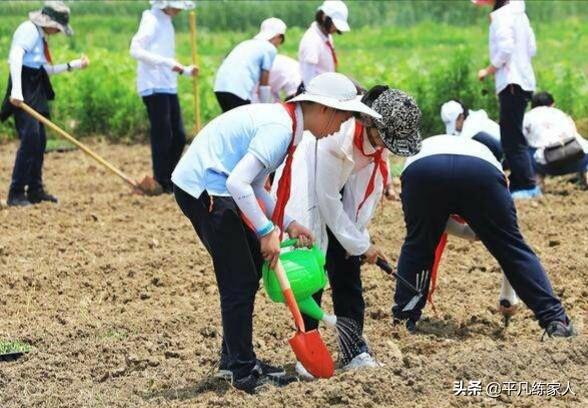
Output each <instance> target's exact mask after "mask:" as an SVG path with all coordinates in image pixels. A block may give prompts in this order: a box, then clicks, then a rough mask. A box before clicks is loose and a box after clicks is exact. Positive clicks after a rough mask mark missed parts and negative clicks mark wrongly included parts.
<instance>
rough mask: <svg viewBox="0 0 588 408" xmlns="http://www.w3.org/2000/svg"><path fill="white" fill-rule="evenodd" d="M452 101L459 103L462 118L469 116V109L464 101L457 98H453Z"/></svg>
mask: <svg viewBox="0 0 588 408" xmlns="http://www.w3.org/2000/svg"><path fill="white" fill-rule="evenodd" d="M454 101H455V102H457V103H459V104H460V105H461V109H462V110H463V112H462V115H463V118H464V119H466V118H467V117H468V116H470V110H469V108H468V107H467V105H466V104H465V103H463V102H462V101H461V100H459V99H454Z"/></svg>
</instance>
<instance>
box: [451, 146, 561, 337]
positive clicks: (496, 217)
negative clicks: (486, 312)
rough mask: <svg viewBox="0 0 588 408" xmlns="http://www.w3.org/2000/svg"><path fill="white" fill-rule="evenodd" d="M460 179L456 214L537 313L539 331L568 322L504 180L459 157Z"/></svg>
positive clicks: (489, 168) (481, 164) (477, 161)
mask: <svg viewBox="0 0 588 408" xmlns="http://www.w3.org/2000/svg"><path fill="white" fill-rule="evenodd" d="M459 162H460V163H461V164H462V165H461V166H460V168H459V169H457V174H462V175H466V174H476V177H475V178H472V177H465V176H462V177H464V179H463V181H461V182H460V181H459V180H458V181H457V182H456V184H458V185H459V186H462V188H463V190H462V192H461V196H462V199H461V200H460V204H459V208H456V212H457V213H458V214H459V215H461V216H462V217H463V218H464V219H465V221H466V222H467V223H468V224H469V225H470V227H472V229H473V230H474V231H475V232H476V235H477V236H478V237H479V238H480V240H481V241H482V243H483V244H484V246H486V248H487V249H488V250H489V251H490V253H491V254H492V255H493V256H494V257H495V258H496V260H497V261H498V263H499V264H500V266H501V268H502V270H503V271H504V274H505V275H506V277H507V278H508V281H509V282H510V284H511V285H512V287H513V288H514V290H515V292H516V293H517V295H518V296H519V297H520V298H521V300H522V301H523V302H524V303H525V304H526V305H527V306H528V307H529V308H530V309H531V310H532V311H533V313H534V314H535V316H536V317H537V319H538V320H539V324H540V325H541V327H546V326H547V325H548V324H549V323H550V322H551V321H553V320H562V321H565V320H566V319H567V316H566V314H565V311H564V309H563V306H562V304H561V301H560V300H559V299H558V298H557V297H555V295H554V293H553V289H552V287H551V283H550V281H549V278H548V277H547V274H546V273H545V270H544V269H543V267H542V265H541V263H540V262H539V258H538V257H537V255H535V253H534V252H533V250H532V249H531V248H530V247H529V246H528V245H527V243H526V242H525V240H524V238H523V236H522V235H521V232H520V230H519V227H518V223H517V213H516V207H515V204H514V202H513V200H512V198H511V196H510V193H509V190H508V187H507V185H506V180H505V178H504V175H503V174H502V173H501V172H500V171H498V170H497V169H495V168H494V167H493V166H492V165H490V164H488V163H485V162H484V161H482V160H480V159H475V158H469V157H465V156H464V157H461V158H460V159H459Z"/></svg>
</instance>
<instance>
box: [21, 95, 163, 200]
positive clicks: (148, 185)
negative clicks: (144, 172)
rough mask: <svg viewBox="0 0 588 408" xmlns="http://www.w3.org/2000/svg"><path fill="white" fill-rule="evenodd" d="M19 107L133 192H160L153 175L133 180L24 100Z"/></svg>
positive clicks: (148, 193)
mask: <svg viewBox="0 0 588 408" xmlns="http://www.w3.org/2000/svg"><path fill="white" fill-rule="evenodd" d="M20 108H21V109H22V110H24V111H25V112H26V113H28V114H29V115H31V116H32V117H33V118H35V119H37V120H38V121H39V122H41V123H42V124H44V125H45V126H47V127H49V128H51V129H53V130H54V131H55V132H57V134H59V135H60V136H61V137H63V138H64V139H66V140H67V141H69V142H70V143H73V144H74V145H76V146H77V147H78V148H79V149H80V150H81V151H83V152H84V153H86V154H87V155H88V156H90V157H91V158H92V159H94V160H96V161H97V162H98V163H100V164H101V165H102V166H103V167H105V168H106V169H107V170H109V171H110V172H112V173H114V174H116V175H117V176H118V177H120V178H121V179H123V180H124V181H125V182H126V183H127V184H129V185H130V186H131V187H132V188H133V192H134V193H137V194H141V195H143V194H145V195H157V194H161V192H162V191H161V186H160V185H159V183H158V182H157V181H155V179H154V178H153V177H150V176H145V177H143V180H141V181H136V180H133V179H132V178H130V177H129V176H127V175H126V174H124V173H123V172H122V171H121V170H119V169H118V168H116V167H115V166H114V165H112V164H111V163H109V162H107V161H106V160H105V159H104V158H102V157H101V156H99V155H98V154H97V153H96V152H94V151H93V150H92V149H90V148H89V147H88V146H86V145H84V144H83V143H81V142H79V141H78V140H77V139H76V138H74V137H73V136H72V135H70V134H69V133H67V132H66V131H65V130H63V129H61V128H60V127H59V126H57V125H56V124H55V123H53V122H51V121H50V120H49V119H47V118H46V117H45V116H43V115H41V114H40V113H39V112H37V111H36V110H34V109H33V108H31V107H30V106H29V105H27V104H26V103H24V102H23V103H21V104H20Z"/></svg>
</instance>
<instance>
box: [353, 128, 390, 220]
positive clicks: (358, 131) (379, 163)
mask: <svg viewBox="0 0 588 408" xmlns="http://www.w3.org/2000/svg"><path fill="white" fill-rule="evenodd" d="M363 130H364V127H363V125H362V124H361V123H360V122H359V121H358V120H356V121H355V134H354V135H353V145H354V146H355V147H356V148H357V149H358V150H359V151H360V152H361V154H363V155H364V156H366V157H371V158H373V160H374V170H373V171H372V175H371V176H370V180H369V182H368V185H367V187H366V189H365V194H364V196H363V200H362V201H361V203H360V204H359V206H358V207H357V212H356V214H355V219H356V221H357V218H358V217H359V210H361V207H363V205H364V204H365V202H366V201H367V199H368V197H369V196H370V195H371V194H372V193H373V192H374V190H375V188H376V174H377V173H378V170H379V171H380V173H381V174H382V177H383V179H384V180H383V182H384V188H385V187H386V185H387V184H388V163H387V162H386V160H384V157H383V155H384V149H383V148H378V149H376V151H375V152H374V153H371V154H369V153H366V152H365V151H364V150H363Z"/></svg>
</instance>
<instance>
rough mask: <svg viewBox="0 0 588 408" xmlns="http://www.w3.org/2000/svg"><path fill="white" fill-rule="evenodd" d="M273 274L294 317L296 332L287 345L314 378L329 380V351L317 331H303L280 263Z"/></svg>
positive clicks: (302, 323) (330, 364)
mask: <svg viewBox="0 0 588 408" xmlns="http://www.w3.org/2000/svg"><path fill="white" fill-rule="evenodd" d="M274 273H275V274H276V277H277V278H278V282H279V284H280V288H281V289H282V294H283V295H284V299H285V301H286V305H288V309H290V312H291V313H292V316H294V323H295V324H296V329H297V332H296V334H295V335H294V337H292V338H291V339H290V340H289V343H290V347H292V350H293V351H294V354H295V355H296V358H297V359H298V361H300V363H302V365H303V366H304V368H305V369H306V370H307V371H308V372H309V373H310V374H312V375H313V376H315V377H319V378H329V377H331V376H333V373H334V371H335V367H334V364H333V359H332V358H331V355H330V354H329V350H328V349H327V346H326V345H325V343H324V342H323V340H322V338H321V336H320V334H319V332H318V331H317V330H311V331H309V332H307V331H306V330H305V327H304V320H302V315H301V314H300V309H299V308H298V304H297V303H296V299H295V298H294V293H293V292H292V289H291V287H290V281H289V280H288V277H287V276H286V272H285V271H284V267H283V266H282V262H281V261H279V260H278V264H277V266H276V268H275V269H274Z"/></svg>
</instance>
